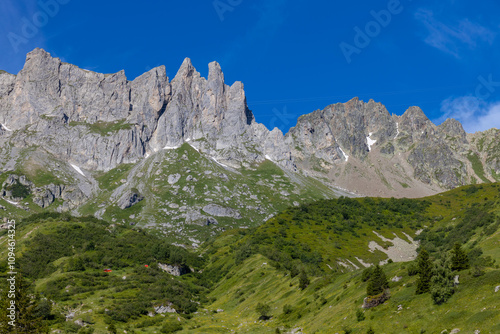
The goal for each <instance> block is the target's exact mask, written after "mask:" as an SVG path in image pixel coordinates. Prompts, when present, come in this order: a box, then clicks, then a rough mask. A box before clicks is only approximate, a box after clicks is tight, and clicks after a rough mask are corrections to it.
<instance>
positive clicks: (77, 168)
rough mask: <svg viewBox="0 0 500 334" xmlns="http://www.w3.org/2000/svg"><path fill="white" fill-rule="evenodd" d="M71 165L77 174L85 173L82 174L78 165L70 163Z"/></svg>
mask: <svg viewBox="0 0 500 334" xmlns="http://www.w3.org/2000/svg"><path fill="white" fill-rule="evenodd" d="M70 165H71V167H73V168H74V169H75V170H76V171H77V172H78V173H79V174H82V175H83V176H85V174H83V172H82V170H81V169H80V167H78V166H75V165H73V164H70Z"/></svg>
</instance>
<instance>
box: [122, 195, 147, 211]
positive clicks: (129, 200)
mask: <svg viewBox="0 0 500 334" xmlns="http://www.w3.org/2000/svg"><path fill="white" fill-rule="evenodd" d="M143 199H144V197H143V196H141V195H140V194H139V193H138V192H137V191H134V190H130V191H128V192H126V193H125V194H123V196H122V197H120V199H119V200H118V203H117V205H118V206H119V207H120V209H122V210H123V209H128V208H130V207H131V206H133V205H135V204H137V203H139V202H140V201H142V200H143Z"/></svg>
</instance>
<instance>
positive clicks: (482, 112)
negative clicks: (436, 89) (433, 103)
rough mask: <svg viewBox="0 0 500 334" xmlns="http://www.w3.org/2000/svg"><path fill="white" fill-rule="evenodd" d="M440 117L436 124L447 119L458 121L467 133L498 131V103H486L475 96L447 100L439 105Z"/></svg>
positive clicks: (499, 110) (499, 112)
mask: <svg viewBox="0 0 500 334" xmlns="http://www.w3.org/2000/svg"><path fill="white" fill-rule="evenodd" d="M441 111H442V112H443V116H441V117H440V118H439V119H438V120H436V123H438V124H439V123H441V122H443V121H444V120H446V119H447V118H454V119H456V120H458V121H460V122H461V123H462V125H463V127H464V129H465V131H466V132H468V133H473V132H476V131H485V130H488V129H491V128H497V129H500V102H495V103H488V102H485V101H484V100H481V99H479V98H477V97H475V96H462V97H457V98H449V99H446V100H444V101H443V102H442V103H441Z"/></svg>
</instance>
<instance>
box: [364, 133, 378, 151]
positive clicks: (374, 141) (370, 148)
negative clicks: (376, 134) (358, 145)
mask: <svg viewBox="0 0 500 334" xmlns="http://www.w3.org/2000/svg"><path fill="white" fill-rule="evenodd" d="M372 134H373V133H372V132H370V133H369V134H368V137H366V143H367V144H368V151H371V150H372V146H373V144H375V143H376V142H377V141H376V140H373V139H371V138H370V137H371V136H372Z"/></svg>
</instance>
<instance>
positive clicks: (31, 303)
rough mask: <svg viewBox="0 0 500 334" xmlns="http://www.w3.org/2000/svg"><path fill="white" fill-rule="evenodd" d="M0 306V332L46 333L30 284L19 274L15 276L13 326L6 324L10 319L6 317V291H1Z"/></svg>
mask: <svg viewBox="0 0 500 334" xmlns="http://www.w3.org/2000/svg"><path fill="white" fill-rule="evenodd" d="M1 297H2V298H1V302H0V307H1V308H2V309H1V310H0V334H4V333H16V334H21V333H22V334H24V333H39V334H42V333H48V327H47V326H46V325H45V323H44V322H43V321H42V317H41V316H39V313H40V309H39V306H38V302H37V301H38V298H37V296H36V295H35V294H33V293H32V292H31V284H30V283H29V282H28V281H26V280H25V279H24V278H23V277H22V275H21V274H18V275H17V277H16V292H15V298H14V299H12V300H15V307H16V310H15V315H16V319H15V320H14V323H15V327H12V326H10V325H9V324H8V322H9V321H10V320H11V319H9V318H7V313H6V306H7V304H6V303H7V302H9V298H6V297H7V296H6V291H2V296H1Z"/></svg>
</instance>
